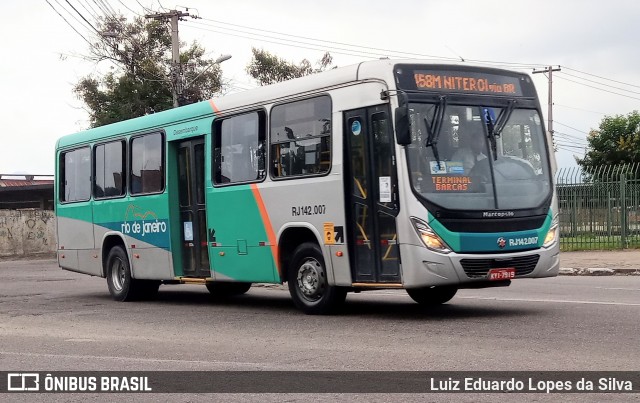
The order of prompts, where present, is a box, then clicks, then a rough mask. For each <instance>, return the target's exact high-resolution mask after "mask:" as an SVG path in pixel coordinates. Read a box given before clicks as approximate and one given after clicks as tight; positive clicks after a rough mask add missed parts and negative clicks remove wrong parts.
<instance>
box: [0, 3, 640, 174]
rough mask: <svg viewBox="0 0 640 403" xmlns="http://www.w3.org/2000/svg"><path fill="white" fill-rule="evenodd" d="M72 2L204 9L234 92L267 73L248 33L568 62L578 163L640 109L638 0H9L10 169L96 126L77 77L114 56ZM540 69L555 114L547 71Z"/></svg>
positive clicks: (351, 48) (195, 23) (183, 33)
mask: <svg viewBox="0 0 640 403" xmlns="http://www.w3.org/2000/svg"><path fill="white" fill-rule="evenodd" d="M71 5H72V6H73V7H75V9H76V10H77V11H78V12H79V13H80V14H82V16H83V17H85V18H86V19H87V20H88V21H90V22H93V21H94V20H95V18H96V17H97V16H101V15H102V16H103V15H105V14H106V13H107V12H112V11H115V12H120V13H122V14H124V15H125V16H128V17H133V16H134V15H135V14H138V15H144V14H149V13H154V12H165V11H167V10H170V9H178V10H181V11H185V7H188V8H189V13H190V14H192V15H197V16H199V17H200V18H199V19H193V18H190V17H187V18H186V20H185V21H182V22H180V25H179V31H180V32H179V34H180V40H181V41H182V42H185V43H191V42H192V41H193V40H196V41H198V42H199V43H200V44H201V45H203V46H204V48H205V49H206V51H207V54H208V55H209V57H210V58H212V59H215V58H217V57H218V56H219V55H222V54H229V55H231V56H232V58H231V59H230V60H227V61H225V62H223V63H222V64H221V68H222V72H223V79H224V80H225V81H226V82H228V88H227V90H226V91H227V92H238V91H246V90H248V89H251V88H255V87H256V86H257V84H256V83H255V82H254V81H253V80H252V79H251V78H250V77H249V76H248V75H247V74H246V73H245V67H246V65H247V64H248V63H249V61H250V59H251V48H252V47H256V48H262V49H264V50H267V51H269V52H271V53H274V54H276V55H278V56H280V57H282V58H284V59H286V60H288V61H291V62H296V63H298V62H300V61H301V60H302V59H308V60H309V61H311V62H312V63H315V62H316V61H318V60H319V59H320V58H321V57H322V55H323V54H324V53H325V52H327V51H328V52H330V53H331V55H332V56H333V65H335V66H347V65H351V64H354V63H359V62H361V61H366V60H373V59H377V58H380V57H389V58H391V59H396V58H406V57H413V58H420V59H425V60H426V61H429V62H434V61H436V62H451V61H460V59H464V63H468V64H474V65H478V64H479V65H483V66H492V67H501V68H510V69H514V70H518V71H524V72H527V73H529V74H531V73H532V72H533V71H534V69H537V70H541V69H543V68H544V67H545V66H553V67H554V68H556V67H558V66H560V69H561V70H560V71H558V72H554V73H553V86H552V88H553V91H552V94H553V122H554V123H553V126H554V127H553V128H554V130H555V132H556V137H555V138H556V141H557V144H558V152H557V153H556V160H557V161H558V166H559V167H561V168H562V167H571V166H575V165H576V163H575V159H574V155H577V156H579V157H580V156H583V155H584V147H585V146H586V144H587V142H586V137H587V134H588V133H589V131H590V130H593V129H597V128H598V126H599V124H600V122H601V120H602V119H603V118H604V117H605V116H614V115H626V114H627V113H629V112H631V111H633V110H640V40H639V39H640V2H638V1H637V0H609V1H607V2H602V1H593V0H562V1H559V0H538V1H535V2H531V1H521V0H486V1H473V0H396V1H381V0H349V1H347V0H341V1H336V0H322V1H299V0H297V1H296V0H270V1H268V2H265V1H253V0H242V1H240V0H233V1H231V0H216V1H210V0H180V3H179V4H175V3H171V2H169V0H153V1H151V0H133V1H132V0H8V1H6V2H3V9H4V10H5V20H4V21H3V23H2V24H0V35H1V36H0V37H2V38H3V43H2V45H1V49H2V51H3V57H2V60H1V61H0V85H1V88H2V89H3V90H4V93H5V96H4V98H3V100H2V101H1V102H2V108H0V111H1V112H0V117H1V118H2V119H1V121H2V123H1V124H2V126H3V130H2V134H0V174H13V173H22V174H33V175H51V174H53V173H54V148H55V142H56V140H57V139H58V138H59V137H61V136H63V135H66V134H70V133H74V132H77V131H80V130H84V129H87V128H88V126H89V121H88V114H87V113H86V111H85V110H84V109H83V104H82V102H81V101H80V100H79V99H78V98H77V97H76V96H75V95H74V94H73V91H72V89H73V86H74V84H75V83H77V82H78V81H79V80H80V79H81V78H82V77H85V76H87V75H91V74H94V75H95V74H99V73H100V72H103V71H105V69H107V68H108V65H107V64H106V63H103V64H98V65H96V64H94V63H92V62H89V61H86V60H84V59H83V58H82V57H81V56H82V55H86V54H88V44H87V42H86V41H85V39H84V38H83V37H85V38H87V39H89V40H92V38H93V36H92V31H91V28H89V27H88V26H87V24H86V23H85V22H84V21H83V19H82V17H80V16H79V14H78V13H76V12H75V11H74V10H73V8H72V7H71ZM54 9H55V10H54ZM58 13H60V14H61V15H62V17H64V19H63V18H62V17H61V16H60V15H59V14H58ZM65 19H66V21H65ZM72 27H73V28H72ZM74 28H75V30H77V31H78V32H76V31H75V30H74ZM532 78H533V80H534V83H535V85H536V88H537V91H538V95H539V97H540V101H541V104H542V110H543V115H544V119H545V122H546V121H547V119H548V116H547V110H548V85H549V82H548V78H547V76H546V75H545V74H532Z"/></svg>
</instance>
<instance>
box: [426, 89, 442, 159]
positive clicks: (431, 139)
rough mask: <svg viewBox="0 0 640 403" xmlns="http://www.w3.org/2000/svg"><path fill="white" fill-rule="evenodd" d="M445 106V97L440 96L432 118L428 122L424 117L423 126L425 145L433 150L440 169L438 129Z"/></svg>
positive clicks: (440, 125) (440, 126)
mask: <svg viewBox="0 0 640 403" xmlns="http://www.w3.org/2000/svg"><path fill="white" fill-rule="evenodd" d="M446 107H447V98H445V97H440V100H439V101H438V105H436V110H435V111H434V113H433V120H432V121H431V124H429V120H428V119H427V117H426V116H425V117H424V126H425V128H426V129H427V141H426V143H425V147H431V149H432V150H433V156H434V157H435V159H436V162H437V163H438V169H440V156H439V155H438V137H439V136H440V129H441V128H442V121H443V120H444V111H445V109H446Z"/></svg>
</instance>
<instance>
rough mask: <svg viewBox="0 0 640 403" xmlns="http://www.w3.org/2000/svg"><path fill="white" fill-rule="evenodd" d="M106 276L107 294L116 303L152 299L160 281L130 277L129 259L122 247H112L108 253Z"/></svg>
mask: <svg viewBox="0 0 640 403" xmlns="http://www.w3.org/2000/svg"><path fill="white" fill-rule="evenodd" d="M106 276H107V285H108V287H109V293H110V294H111V296H112V297H113V299H114V300H116V301H133V300H136V299H140V298H149V297H153V296H155V295H156V294H157V293H158V287H160V281H155V280H136V279H134V278H133V277H131V266H130V264H129V258H128V257H127V252H126V251H125V250H124V248H123V247H122V246H114V247H113V248H111V250H110V251H109V255H108V256H107V270H106Z"/></svg>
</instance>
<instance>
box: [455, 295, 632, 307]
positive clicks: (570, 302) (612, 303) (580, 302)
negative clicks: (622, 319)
mask: <svg viewBox="0 0 640 403" xmlns="http://www.w3.org/2000/svg"><path fill="white" fill-rule="evenodd" d="M455 298H461V299H480V300H489V301H505V302H509V301H511V302H551V303H555V304H590V305H620V306H640V303H638V304H634V303H631V302H605V301H579V300H571V299H537V298H530V299H528V298H497V297H463V296H459V297H455Z"/></svg>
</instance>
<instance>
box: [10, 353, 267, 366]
mask: <svg viewBox="0 0 640 403" xmlns="http://www.w3.org/2000/svg"><path fill="white" fill-rule="evenodd" d="M0 355H13V356H19V357H48V358H73V359H81V360H88V359H89V360H111V361H130V362H150V363H169V364H175V363H180V364H208V365H211V364H214V365H238V366H247V367H252V368H255V367H259V368H273V365H268V364H261V363H257V362H235V361H198V360H171V359H161V358H137V357H114V356H102V355H77V354H47V353H23V352H19V351H0Z"/></svg>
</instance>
